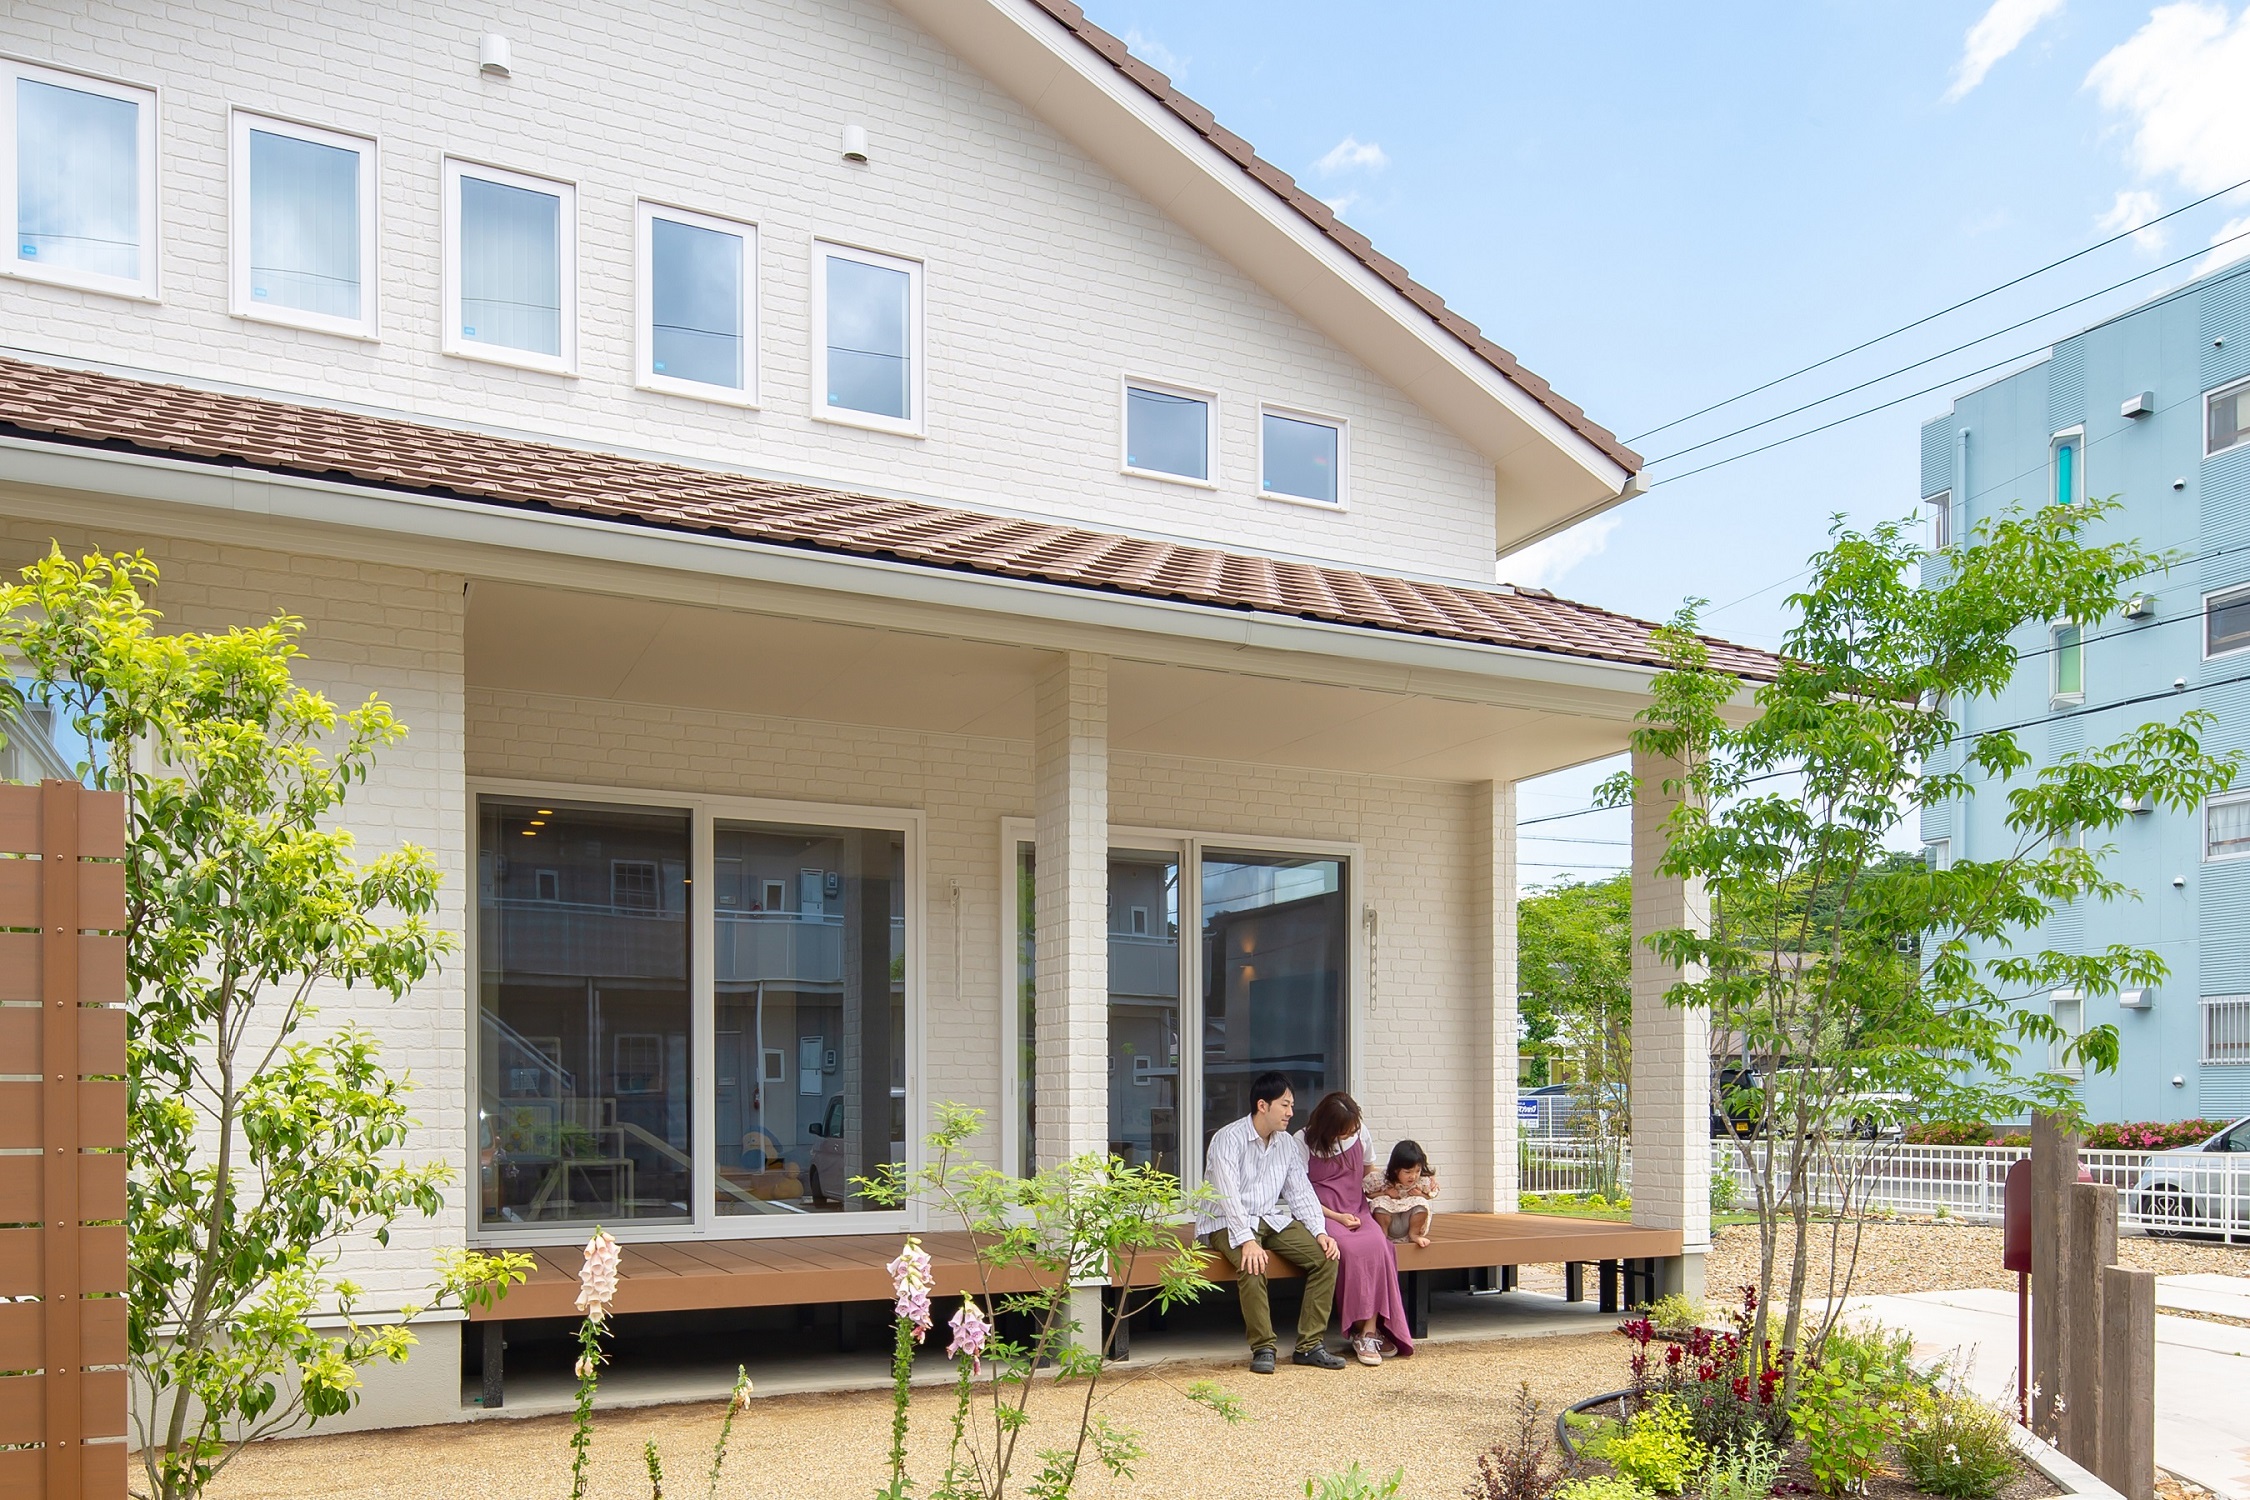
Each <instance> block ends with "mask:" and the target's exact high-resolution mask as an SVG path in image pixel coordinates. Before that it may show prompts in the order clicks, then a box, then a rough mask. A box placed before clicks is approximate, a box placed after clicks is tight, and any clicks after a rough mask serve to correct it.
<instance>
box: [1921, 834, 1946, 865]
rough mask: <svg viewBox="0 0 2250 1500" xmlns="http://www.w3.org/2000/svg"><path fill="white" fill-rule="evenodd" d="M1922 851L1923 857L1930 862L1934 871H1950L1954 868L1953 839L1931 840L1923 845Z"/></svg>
mask: <svg viewBox="0 0 2250 1500" xmlns="http://www.w3.org/2000/svg"><path fill="white" fill-rule="evenodd" d="M1922 851H1923V857H1924V858H1925V859H1927V860H1928V861H1929V866H1930V868H1931V869H1932V870H1950V869H1952V868H1953V840H1952V839H1950V838H1943V839H1930V840H1928V841H1927V842H1925V843H1924V844H1923V845H1922Z"/></svg>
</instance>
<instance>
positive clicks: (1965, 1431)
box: [1708, 1390, 2016, 1500]
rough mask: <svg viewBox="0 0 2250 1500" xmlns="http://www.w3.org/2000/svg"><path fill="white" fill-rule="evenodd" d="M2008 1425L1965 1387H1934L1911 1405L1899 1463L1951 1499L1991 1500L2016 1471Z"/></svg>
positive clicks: (1922, 1485)
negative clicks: (1938, 1388)
mask: <svg viewBox="0 0 2250 1500" xmlns="http://www.w3.org/2000/svg"><path fill="white" fill-rule="evenodd" d="M2009 1425H2010V1424H2009V1421H2008V1416H2007V1414H2006V1413H2005V1412H2003V1411H2001V1410H2000V1409H1999V1408H1998V1407H1995V1406H1993V1405H1992V1404H1991V1403H1990V1402H1987V1401H1981V1400H1979V1399H1977V1398H1976V1397H1975V1396H1973V1395H1971V1394H1969V1393H1968V1392H1966V1391H1959V1390H1954V1391H1939V1392H1934V1393H1932V1394H1930V1395H1928V1396H1925V1397H1923V1398H1922V1399H1921V1400H1919V1401H1916V1402H1914V1403H1913V1404H1912V1405H1911V1406H1910V1407H1909V1408H1908V1410H1907V1415H1906V1424H1905V1431H1904V1432H1903V1433H1901V1434H1900V1436H1899V1439H1898V1457H1899V1463H1900V1465H1901V1467H1903V1468H1904V1469H1905V1470H1906V1476H1907V1478H1909V1479H1911V1480H1913V1481H1914V1485H1915V1488H1917V1489H1920V1490H1924V1491H1927V1492H1928V1493H1930V1494H1932V1495H1943V1496H1945V1497H1946V1500H1991V1497H1992V1496H1993V1495H1995V1494H1998V1493H1999V1490H2000V1486H2001V1485H2003V1484H2005V1483H2007V1481H2008V1477H2009V1476H2010V1475H2012V1474H2013V1473H2015V1471H2016V1460H2015V1451H2014V1449H2013V1447H2012V1446H2011V1445H2010V1443H2009V1441H2008V1429H2009ZM1708 1500H1721V1497H1719V1496H1717V1495H1709V1496H1708Z"/></svg>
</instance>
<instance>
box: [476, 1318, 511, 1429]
mask: <svg viewBox="0 0 2250 1500" xmlns="http://www.w3.org/2000/svg"><path fill="white" fill-rule="evenodd" d="M507 1349H508V1325H507V1324H505V1323H503V1322H501V1321H500V1320H499V1319H498V1318H494V1319H492V1320H491V1321H490V1322H488V1323H486V1324H485V1325H484V1360H483V1367H482V1369H481V1370H480V1371H479V1373H480V1374H481V1375H482V1376H483V1378H484V1400H483V1402H482V1403H481V1405H482V1406H483V1408H484V1410H486V1411H498V1410H499V1409H500V1406H501V1402H502V1400H503V1399H504V1393H503V1391H502V1389H501V1386H502V1384H503V1382H504V1381H505V1379H506V1375H507V1370H506V1364H505V1361H506V1358H507Z"/></svg>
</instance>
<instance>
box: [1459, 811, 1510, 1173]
mask: <svg viewBox="0 0 2250 1500" xmlns="http://www.w3.org/2000/svg"><path fill="white" fill-rule="evenodd" d="M1469 790H1470V823H1469V831H1470V836H1471V837H1472V838H1473V839H1474V840H1475V841H1476V844H1477V853H1476V856H1475V858H1476V864H1475V866H1474V867H1473V868H1474V879H1475V881H1476V886H1477V889H1476V890H1475V892H1474V893H1473V894H1472V895H1471V897H1470V899H1471V901H1472V903H1473V905H1472V907H1471V910H1472V911H1474V912H1475V913H1476V914H1477V919H1478V920H1479V921H1481V922H1482V923H1483V924H1484V928H1485V939H1486V940H1485V941H1480V942H1479V943H1478V944H1477V945H1476V948H1475V950H1474V952H1475V957H1476V961H1477V994H1478V996H1479V997H1480V999H1481V1000H1485V1001H1487V1002H1488V1003H1483V1004H1480V1005H1479V1006H1478V1009H1477V1014H1476V1017H1475V1022H1474V1024H1475V1035H1474V1042H1475V1046H1476V1050H1477V1053H1478V1055H1479V1056H1480V1057H1481V1058H1482V1064H1481V1066H1480V1068H1479V1077H1478V1079H1477V1082H1478V1085H1479V1087H1478V1089H1477V1094H1478V1098H1479V1105H1478V1109H1477V1118H1476V1121H1475V1129H1476V1132H1477V1135H1476V1141H1475V1149H1474V1152H1473V1155H1474V1157H1476V1158H1481V1160H1479V1161H1477V1162H1476V1169H1477V1170H1478V1180H1477V1181H1476V1182H1474V1183H1472V1184H1470V1198H1469V1206H1471V1207H1477V1206H1483V1207H1486V1208H1488V1209H1489V1210H1490V1211H1491V1212H1493V1213H1496V1214H1512V1213H1514V1212H1516V1210H1517V1208H1518V1207H1519V1205H1520V1203H1521V1199H1520V1198H1519V1196H1518V1193H1519V1186H1518V1172H1517V1167H1518V1160H1517V1148H1516V1138H1517V1133H1516V1088H1517V1076H1516V1074H1517V1059H1516V784H1515V783H1514V782H1512V781H1486V782H1479V783H1478V784H1476V785H1475V786H1473V787H1471V788H1470V789H1469ZM1480 1200H1481V1203H1480Z"/></svg>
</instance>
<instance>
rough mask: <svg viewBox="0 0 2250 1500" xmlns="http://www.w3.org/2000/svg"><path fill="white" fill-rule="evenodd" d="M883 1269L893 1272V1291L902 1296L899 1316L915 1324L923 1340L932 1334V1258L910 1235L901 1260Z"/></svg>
mask: <svg viewBox="0 0 2250 1500" xmlns="http://www.w3.org/2000/svg"><path fill="white" fill-rule="evenodd" d="M883 1269H884V1270H886V1271H888V1272H890V1273H891V1289H892V1290H893V1291H894V1292H896V1293H897V1295H898V1302H897V1304H896V1306H897V1311H898V1316H899V1318H900V1319H901V1320H902V1321H904V1322H907V1323H910V1324H912V1325H913V1327H914V1337H915V1339H916V1340H917V1341H919V1340H920V1339H921V1338H922V1337H923V1336H924V1335H925V1334H927V1333H928V1332H929V1331H930V1257H929V1256H928V1255H927V1254H925V1253H924V1252H923V1249H922V1242H921V1241H920V1240H919V1239H916V1238H914V1237H913V1236H911V1235H909V1236H908V1237H907V1241H906V1244H905V1246H904V1247H903V1248H901V1249H900V1251H899V1252H898V1259H897V1260H894V1261H892V1262H891V1263H890V1264H888V1265H886V1266H884V1267H883Z"/></svg>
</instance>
